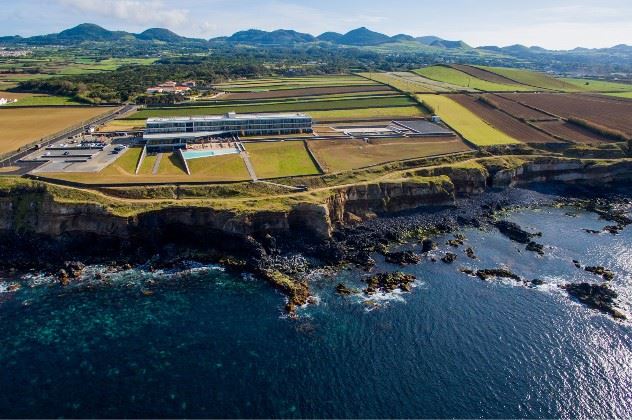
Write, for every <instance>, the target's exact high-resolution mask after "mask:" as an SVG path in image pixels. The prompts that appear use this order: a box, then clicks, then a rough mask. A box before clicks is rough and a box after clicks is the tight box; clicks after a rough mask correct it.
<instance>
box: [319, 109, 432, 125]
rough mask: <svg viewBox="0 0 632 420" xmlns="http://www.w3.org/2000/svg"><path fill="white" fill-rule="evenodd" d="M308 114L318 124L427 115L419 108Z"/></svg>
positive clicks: (334, 111)
mask: <svg viewBox="0 0 632 420" xmlns="http://www.w3.org/2000/svg"><path fill="white" fill-rule="evenodd" d="M307 114H308V115H310V116H311V117H312V118H313V119H314V120H315V121H317V122H325V121H330V122H342V121H367V120H396V119H406V118H417V117H424V116H426V115H427V114H426V113H425V112H424V111H423V110H422V109H421V107H419V106H398V107H388V108H365V109H346V110H345V109H340V110H333V111H310V112H308V113H307Z"/></svg>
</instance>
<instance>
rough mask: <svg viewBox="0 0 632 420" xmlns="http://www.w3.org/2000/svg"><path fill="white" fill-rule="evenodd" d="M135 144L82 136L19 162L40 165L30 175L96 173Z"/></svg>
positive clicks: (128, 139)
mask: <svg viewBox="0 0 632 420" xmlns="http://www.w3.org/2000/svg"><path fill="white" fill-rule="evenodd" d="M134 140H135V139H134V138H133V137H116V138H104V137H100V136H85V135H82V136H77V137H75V138H72V139H65V140H60V141H58V142H57V143H54V144H51V145H50V146H48V147H46V148H43V149H39V150H36V151H34V152H33V153H31V154H30V155H28V156H26V157H24V158H23V159H22V161H23V162H30V163H38V162H39V163H41V164H40V165H39V166H38V167H36V168H35V169H33V170H32V171H31V173H44V172H99V171H101V170H103V169H104V168H105V167H107V166H108V165H110V164H111V163H113V162H114V161H115V160H116V159H117V158H118V157H120V156H121V154H122V153H123V152H124V151H125V149H126V148H127V147H129V146H130V145H131V144H133V143H134Z"/></svg>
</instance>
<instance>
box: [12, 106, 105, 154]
mask: <svg viewBox="0 0 632 420" xmlns="http://www.w3.org/2000/svg"><path fill="white" fill-rule="evenodd" d="M109 110H110V108H103V107H39V108H37V107H34V108H3V109H0V127H2V138H1V139H0V154H3V153H7V152H11V151H16V150H18V149H19V148H21V147H23V146H26V145H28V144H31V143H34V142H36V141H38V140H40V139H42V138H44V137H46V136H49V135H52V134H54V133H57V132H59V131H61V130H63V129H65V128H68V127H72V126H74V125H77V124H80V123H83V122H85V121H88V120H90V119H92V118H95V117H97V116H99V115H101V114H104V113H106V112H108V111H109Z"/></svg>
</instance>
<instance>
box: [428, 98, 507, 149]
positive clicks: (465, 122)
mask: <svg viewBox="0 0 632 420" xmlns="http://www.w3.org/2000/svg"><path fill="white" fill-rule="evenodd" d="M417 98H418V99H419V100H420V101H421V102H422V103H423V104H425V105H427V106H428V107H429V108H430V109H432V110H433V111H434V112H435V113H436V114H437V115H439V116H440V117H441V118H442V119H443V121H445V122H446V124H448V125H449V126H450V127H451V128H452V129H454V130H456V131H457V132H458V133H459V134H461V136H463V137H464V138H465V139H466V140H469V141H470V142H472V143H473V144H475V145H477V146H493V145H499V144H514V143H519V141H518V140H517V139H515V138H513V137H511V136H509V135H507V134H505V133H503V132H502V131H500V130H498V129H496V128H494V127H493V126H491V125H490V124H488V123H486V122H485V121H483V120H482V119H480V118H479V117H478V116H477V115H476V114H474V113H472V112H471V111H469V110H468V109H467V108H465V107H464V106H462V105H460V104H459V103H457V102H456V101H454V100H452V99H451V98H450V97H448V96H444V95H430V94H428V95H417Z"/></svg>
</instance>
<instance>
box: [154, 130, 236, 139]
mask: <svg viewBox="0 0 632 420" xmlns="http://www.w3.org/2000/svg"><path fill="white" fill-rule="evenodd" d="M225 133H226V132H225V131H196V132H194V133H183V132H178V133H152V134H144V135H143V138H144V139H145V140H162V139H173V138H178V139H197V138H198V137H213V136H219V135H220V134H225Z"/></svg>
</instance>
